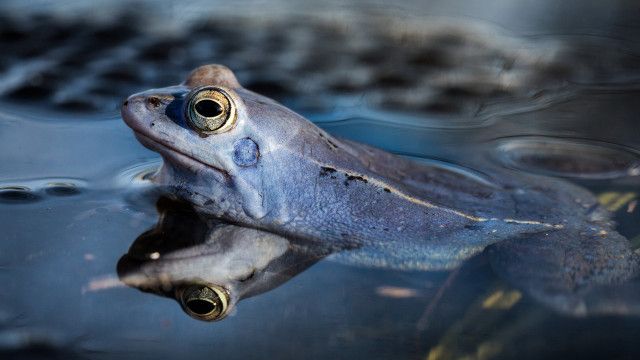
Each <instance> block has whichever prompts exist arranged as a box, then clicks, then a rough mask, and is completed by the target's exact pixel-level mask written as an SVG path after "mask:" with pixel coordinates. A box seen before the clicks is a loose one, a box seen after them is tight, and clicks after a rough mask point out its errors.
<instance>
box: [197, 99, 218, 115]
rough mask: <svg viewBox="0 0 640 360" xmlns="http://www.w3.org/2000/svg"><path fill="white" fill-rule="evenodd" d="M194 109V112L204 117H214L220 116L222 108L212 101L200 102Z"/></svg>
mask: <svg viewBox="0 0 640 360" xmlns="http://www.w3.org/2000/svg"><path fill="white" fill-rule="evenodd" d="M195 108H196V112H197V113H198V114H200V115H202V116H204V117H216V116H218V115H220V114H222V106H220V104H219V103H218V102H217V101H213V100H200V101H198V102H197V103H196V106H195Z"/></svg>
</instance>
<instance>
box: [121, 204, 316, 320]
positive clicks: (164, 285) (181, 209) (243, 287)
mask: <svg viewBox="0 0 640 360" xmlns="http://www.w3.org/2000/svg"><path fill="white" fill-rule="evenodd" d="M158 209H159V211H160V212H161V217H160V220H159V222H158V224H157V225H156V227H155V228H153V229H151V230H149V231H147V232H145V233H143V234H141V235H140V236H139V237H138V238H137V239H136V241H135V242H134V243H133V244H132V245H131V248H130V249H129V252H128V253H127V254H125V255H124V256H123V257H122V258H121V259H120V261H119V262H118V274H119V276H120V279H121V280H122V281H123V282H124V283H125V284H127V285H129V286H132V287H136V288H138V289H140V290H142V291H146V292H151V293H155V294H158V295H163V296H166V297H170V298H175V299H176V300H178V302H179V303H180V304H181V306H182V308H183V309H184V311H185V312H186V313H187V314H189V315H190V316H192V317H194V318H196V319H200V320H207V321H212V320H219V319H222V318H224V317H225V316H226V315H227V314H229V312H230V311H231V310H232V309H233V308H234V307H235V305H236V304H237V302H238V301H239V300H241V299H243V298H247V297H250V296H253V295H257V294H260V293H262V292H265V291H268V290H270V289H272V288H274V287H277V286H278V285H280V284H282V283H283V282H285V281H287V280H288V279H290V278H291V277H293V276H295V275H296V274H298V273H300V272H302V271H304V270H305V269H306V268H308V267H309V266H311V265H312V264H314V263H315V262H316V261H317V260H318V259H320V258H322V257H323V256H324V255H326V252H323V251H321V250H320V249H319V248H317V247H313V246H304V245H295V244H293V243H292V242H290V241H289V240H287V239H285V238H283V237H280V236H277V235H274V234H271V233H268V232H264V231H259V230H255V229H249V228H243V227H239V226H235V225H229V224H222V223H219V222H211V221H209V222H205V221H202V220H201V219H200V217H199V215H198V214H197V213H196V212H194V211H193V209H192V208H191V207H189V206H187V205H185V204H181V203H176V202H174V201H170V200H167V199H161V200H160V201H159V202H158Z"/></svg>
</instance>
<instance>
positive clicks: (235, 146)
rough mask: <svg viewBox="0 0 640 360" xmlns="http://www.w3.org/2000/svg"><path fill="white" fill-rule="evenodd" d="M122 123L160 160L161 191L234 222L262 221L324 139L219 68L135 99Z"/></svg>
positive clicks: (203, 70)
mask: <svg viewBox="0 0 640 360" xmlns="http://www.w3.org/2000/svg"><path fill="white" fill-rule="evenodd" d="M122 117H123V118H124V121H125V122H126V123H127V125H128V126H129V127H131V128H132V129H133V130H134V132H135V134H136V136H137V138H138V140H139V141H140V142H141V143H142V144H143V145H145V146H146V147H148V148H150V149H151V150H154V151H157V152H159V153H160V154H161V155H162V157H163V159H164V166H163V168H162V169H161V171H160V172H159V173H158V175H157V182H158V183H160V184H165V185H170V186H171V187H173V191H174V192H177V193H178V194H179V196H181V197H183V198H185V199H186V200H188V201H190V202H191V203H193V204H195V205H196V206H199V207H202V208H206V210H207V211H209V212H210V213H213V214H214V215H217V216H223V217H224V216H225V215H226V216H227V217H228V218H233V219H235V220H238V219H241V218H242V217H243V216H245V215H246V216H249V217H250V218H254V219H255V218H261V217H263V216H265V214H267V213H268V212H269V211H270V210H272V209H269V208H268V205H267V201H266V200H265V197H264V196H263V195H264V194H269V193H270V194H274V193H277V191H281V190H282V189H280V188H281V187H282V186H281V183H280V182H279V179H282V177H283V176H290V175H287V174H290V173H292V172H295V171H296V170H295V167H292V160H295V158H300V152H301V149H305V147H307V148H309V147H311V148H312V147H314V144H312V143H311V144H310V142H313V141H314V140H313V139H316V138H318V135H319V134H320V133H322V134H324V132H322V130H320V129H318V128H317V127H316V126H315V125H313V124H312V123H311V122H309V121H308V120H306V119H304V118H303V117H302V116H300V115H298V114H296V113H295V112H293V111H291V110H289V109H287V108H286V107H284V106H282V105H280V104H278V103H277V102H275V101H273V100H271V99H269V98H267V97H264V96H261V95H259V94H256V93H254V92H251V91H249V90H246V89H244V88H243V87H242V86H241V85H240V84H239V83H238V81H237V80H236V77H235V76H234V74H233V73H232V72H231V70H229V69H228V68H226V67H224V66H221V65H206V66H202V67H199V68H197V69H195V70H194V71H192V72H191V74H189V76H188V77H187V79H186V80H185V81H184V82H183V83H182V84H180V85H178V86H171V87H166V88H162V89H154V90H149V91H145V92H142V93H138V94H135V95H132V96H130V97H129V98H128V99H127V100H126V101H125V102H124V104H123V106H122ZM314 151H315V150H314ZM319 152H321V151H319ZM278 185H280V186H278Z"/></svg>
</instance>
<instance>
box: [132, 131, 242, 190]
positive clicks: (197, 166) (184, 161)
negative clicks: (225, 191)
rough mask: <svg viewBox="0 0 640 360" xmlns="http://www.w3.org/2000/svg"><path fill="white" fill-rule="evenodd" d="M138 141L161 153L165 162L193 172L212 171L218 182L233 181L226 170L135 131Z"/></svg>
mask: <svg viewBox="0 0 640 360" xmlns="http://www.w3.org/2000/svg"><path fill="white" fill-rule="evenodd" d="M133 133H134V135H135V137H136V139H138V141H139V142H140V143H141V144H142V145H143V146H144V147H146V148H147V149H149V150H153V151H155V152H157V153H159V154H160V155H161V156H162V158H163V159H164V161H165V162H168V163H171V164H176V165H180V166H182V167H186V168H187V169H188V170H190V171H192V172H194V173H195V172H198V171H202V168H203V167H204V168H205V169H209V170H212V172H213V173H215V174H217V175H218V176H216V180H218V181H219V182H229V181H230V180H231V175H230V174H229V172H227V171H226V170H224V169H220V168H218V167H215V166H213V165H211V164H207V163H205V162H203V161H201V160H198V159H196V158H195V157H193V156H190V155H188V154H186V153H184V152H182V151H179V150H177V149H175V148H173V147H170V146H167V145H165V144H163V143H161V142H159V141H157V140H155V139H153V138H151V137H150V136H147V135H145V134H142V133H141V132H138V131H135V130H134V131H133Z"/></svg>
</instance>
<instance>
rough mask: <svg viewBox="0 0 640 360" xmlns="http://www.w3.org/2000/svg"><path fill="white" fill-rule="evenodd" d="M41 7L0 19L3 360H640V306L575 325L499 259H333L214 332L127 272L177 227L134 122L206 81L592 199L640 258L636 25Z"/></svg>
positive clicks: (348, 10) (593, 15)
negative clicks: (136, 102)
mask: <svg viewBox="0 0 640 360" xmlns="http://www.w3.org/2000/svg"><path fill="white" fill-rule="evenodd" d="M35 4H36V6H33V5H30V6H29V7H27V6H26V5H24V4H21V3H20V2H8V3H7V4H6V5H4V8H5V9H4V11H3V13H2V14H3V15H2V22H1V23H0V50H1V51H0V224H1V227H0V229H1V235H0V239H2V241H1V242H0V279H1V280H2V284H3V287H2V289H3V290H2V291H0V354H1V356H2V358H29V357H37V358H49V357H58V358H113V357H123V358H136V359H138V358H175V357H178V356H182V357H186V356H198V357H200V356H207V357H210V358H211V357H217V358H256V357H258V358H260V357H265V358H267V357H268V358H300V357H305V358H374V359H378V358H380V359H383V358H384V359H390V358H393V359H395V358H427V359H453V358H460V357H468V358H474V359H475V358H477V359H490V358H516V357H517V358H543V357H544V358H547V357H553V358H577V357H580V358H621V359H622V358H629V359H630V358H637V357H638V356H639V355H640V350H638V349H639V348H638V344H637V339H638V338H639V337H640V318H638V316H637V315H638V312H637V311H636V312H635V313H634V311H632V310H633V309H638V301H639V300H640V294H637V293H636V292H633V291H630V292H629V293H628V294H627V296H625V297H624V298H622V299H621V304H620V305H619V306H620V309H630V310H629V311H622V310H621V311H618V312H619V313H622V314H621V315H601V316H589V317H582V318H576V317H570V316H566V315H561V314H558V313H556V312H554V311H552V310H550V309H547V308H545V307H544V306H542V305H540V304H538V303H536V302H535V301H533V300H531V299H529V298H528V297H526V296H523V294H521V293H520V292H519V291H518V290H516V289H514V288H511V287H510V286H509V285H507V284H506V283H504V282H503V281H501V280H500V278H499V277H497V276H496V274H494V273H493V272H492V270H491V267H490V266H489V265H488V263H487V260H486V259H485V258H484V257H483V256H482V255H480V256H478V257H476V258H473V259H471V260H469V261H468V262H467V263H465V264H464V265H463V266H462V267H461V268H460V269H458V270H455V271H453V272H445V271H442V272H403V271H391V270H385V269H378V268H376V269H373V268H362V267H354V266H349V265H345V264H341V263H337V262H334V261H332V260H331V259H325V260H321V261H320V262H318V263H317V264H315V265H313V266H311V267H310V268H309V269H308V270H306V271H304V272H302V273H300V274H299V275H297V276H295V277H293V278H292V279H291V280H289V281H288V282H286V283H284V284H283V285H281V286H279V287H277V288H275V289H273V290H271V291H268V292H265V293H263V294H261V295H258V296H255V297H252V298H249V299H245V300H242V301H241V302H240V303H239V305H238V307H237V309H236V310H235V311H234V312H233V313H232V314H231V315H230V316H228V317H227V318H226V319H224V320H222V321H220V322H215V323H206V322H200V321H197V320H194V319H192V318H190V317H188V316H187V315H186V314H185V313H184V312H183V311H182V310H181V308H180V306H179V305H178V304H177V303H176V302H175V301H172V300H170V299H166V298H163V297H160V296H154V295H150V294H146V293H143V292H140V291H138V290H136V289H133V288H129V287H126V286H125V285H124V284H123V283H122V282H121V281H120V280H119V278H118V275H117V273H116V265H117V263H118V260H119V259H120V258H121V257H122V256H123V255H124V254H125V253H126V252H127V251H128V249H129V247H130V246H131V244H132V243H133V241H134V240H135V239H136V238H137V237H138V236H139V235H140V234H142V233H143V232H145V231H146V230H148V229H150V228H152V227H153V226H154V224H155V223H156V221H157V219H158V214H157V212H156V208H155V202H156V199H157V195H154V192H153V191H152V189H151V188H152V186H151V184H150V183H149V182H148V181H147V180H146V178H145V175H148V174H150V173H152V172H153V171H154V170H155V169H157V168H158V166H159V165H160V159H159V156H158V155H157V154H155V153H152V152H150V151H149V150H146V149H145V148H143V147H142V146H141V145H139V144H138V142H137V141H136V140H135V138H134V137H133V135H132V134H131V132H130V130H129V129H128V128H127V127H126V126H125V125H124V124H123V123H122V121H121V119H120V116H119V110H118V106H119V103H120V102H121V100H122V99H123V98H124V97H125V96H127V95H129V94H130V93H133V92H135V91H139V90H143V89H147V88H150V87H155V86H166V85H169V84H174V83H178V82H180V81H181V80H182V79H183V78H184V76H185V74H186V73H187V72H188V71H189V70H190V69H192V68H193V67H195V66H198V65H201V64H204V63H211V62H214V63H223V64H226V65H228V66H230V67H231V68H232V69H234V70H235V71H236V73H237V74H238V77H239V79H240V81H241V82H242V83H243V84H245V85H246V86H247V87H249V88H251V89H254V90H255V91H258V92H261V93H264V94H266V95H269V96H272V97H274V98H276V99H278V100H279V101H282V102H283V103H285V104H286V105H288V106H290V107H292V108H293V109H295V110H297V111H299V112H301V113H302V114H304V115H306V116H308V117H309V118H310V119H311V120H313V121H314V122H316V123H317V124H318V125H319V126H321V127H322V128H324V129H326V130H327V131H329V132H330V133H332V134H334V135H337V136H341V137H345V138H349V139H353V140H357V141H361V142H364V143H368V144H372V145H375V146H379V147H381V148H384V149H387V150H389V151H392V152H395V153H399V154H403V155H406V156H411V157H415V158H416V159H417V160H420V161H430V162H439V163H440V164H442V166H446V167H450V168H452V169H456V170H457V171H463V172H472V173H476V174H477V176H480V177H482V169H481V168H476V167H477V164H478V161H479V160H482V161H489V162H492V163H495V164H500V165H501V166H504V167H505V168H509V169H512V170H514V171H519V172H530V173H537V174H545V175H551V176H559V177H563V178H565V179H567V180H569V181H573V182H576V183H578V184H580V185H583V186H585V187H587V188H589V189H590V190H592V191H593V192H594V193H596V194H597V195H598V198H599V200H600V201H601V203H602V204H603V205H604V206H605V207H607V208H609V209H610V210H611V211H614V212H615V220H616V221H617V223H618V228H617V229H618V231H619V232H620V233H621V234H623V235H624V236H626V237H627V238H628V239H630V241H631V242H632V243H633V244H634V246H635V247H636V248H638V247H640V225H638V224H639V223H640V222H639V220H640V215H639V212H640V210H639V209H638V207H639V206H638V201H639V200H638V192H639V190H640V126H639V125H638V121H639V119H638V114H640V102H639V101H638V99H639V95H640V83H639V82H638V81H639V80H640V47H639V46H638V44H637V42H635V39H636V37H635V35H637V34H638V30H640V24H639V23H638V20H637V19H636V18H634V17H633V16H630V15H629V14H633V13H636V14H638V13H640V12H638V8H637V6H635V5H633V4H630V3H629V4H627V3H625V2H617V3H610V4H602V5H598V4H591V3H588V4H587V3H585V4H574V5H575V6H574V8H573V9H580V10H576V11H581V12H582V13H580V16H578V15H576V16H575V18H574V17H571V16H568V14H571V12H570V11H569V10H571V8H569V7H566V6H564V5H563V6H561V7H555V6H554V7H550V8H549V9H546V8H545V5H544V4H542V3H541V4H539V5H537V6H533V5H531V4H529V5H528V6H525V5H527V4H523V9H526V10H527V12H526V13H523V12H522V11H517V10H518V9H514V8H513V5H508V6H507V5H506V4H501V3H500V2H496V3H495V4H493V5H490V6H487V7H486V8H483V9H482V11H480V10H479V9H477V8H475V7H474V6H475V5H471V4H467V5H465V4H460V5H444V4H441V5H437V6H436V5H434V6H433V7H432V8H431V7H429V8H424V6H422V5H418V4H414V3H411V2H409V3H407V4H403V5H398V6H396V7H385V6H383V5H381V4H379V3H376V2H370V3H367V2H358V3H354V4H352V5H351V6H341V5H339V4H331V5H327V8H324V7H321V8H320V9H309V8H307V7H305V6H294V7H293V8H292V9H288V8H287V7H286V6H283V5H282V4H280V5H277V6H276V5H274V6H276V7H275V10H278V11H274V13H273V14H270V16H265V15H264V14H263V13H262V12H261V11H259V8H257V7H256V6H258V5H260V4H257V5H256V3H254V6H251V5H242V6H241V7H239V8H238V9H242V11H234V8H233V7H231V6H228V5H227V6H222V5H221V6H220V7H219V8H216V7H211V8H207V9H209V10H208V11H207V12H206V14H208V15H204V16H201V17H199V16H198V8H197V7H196V6H195V5H193V6H185V8H183V9H181V8H176V7H172V6H173V5H171V4H168V3H167V2H156V1H149V2H146V3H142V2H141V3H137V4H136V5H135V6H132V7H130V8H128V9H124V10H123V9H122V7H118V6H114V8H113V9H111V8H108V7H107V8H103V7H96V6H91V5H88V4H83V3H81V2H69V3H67V4H65V5H56V4H55V3H49V2H46V1H42V2H36V3H35ZM200 5H203V4H200ZM369 5H370V6H369ZM262 6H265V5H264V4H263V5H262ZM278 6H279V7H278ZM567 6H568V5H567ZM309 7H311V5H309ZM538 7H539V9H538ZM533 8H536V9H537V10H539V11H537V12H536V11H533ZM550 9H555V10H550ZM312 10H313V11H312ZM316 10H317V11H316ZM414 10H415V11H414ZM547 10H548V11H547ZM554 11H555V12H554ZM142 14H145V15H144V16H142ZM358 14H359V15H358ZM474 14H475V15H476V16H474ZM539 14H547V15H548V16H542V15H539ZM428 15H434V16H428ZM518 19H519V20H520V21H518ZM474 166H476V167H474ZM636 289H637V287H636Z"/></svg>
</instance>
